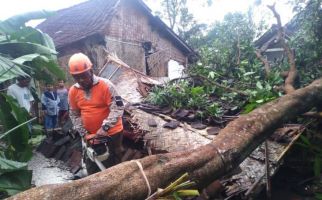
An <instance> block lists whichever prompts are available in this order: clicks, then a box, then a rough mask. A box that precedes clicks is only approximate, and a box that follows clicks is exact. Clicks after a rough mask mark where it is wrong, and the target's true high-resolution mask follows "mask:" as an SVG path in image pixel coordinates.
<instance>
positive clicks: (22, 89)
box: [7, 76, 35, 136]
mask: <svg viewBox="0 0 322 200" xmlns="http://www.w3.org/2000/svg"><path fill="white" fill-rule="evenodd" d="M29 84H30V77H28V76H19V77H18V78H17V83H15V84H12V85H10V86H9V87H8V90H7V94H8V95H10V96H12V97H13V98H15V99H16V100H17V101H18V103H19V105H20V107H22V108H25V109H26V110H27V112H28V113H29V115H30V116H34V115H35V114H34V97H33V96H32V95H31V92H30V89H29ZM28 130H29V134H30V136H31V132H32V125H31V123H28Z"/></svg>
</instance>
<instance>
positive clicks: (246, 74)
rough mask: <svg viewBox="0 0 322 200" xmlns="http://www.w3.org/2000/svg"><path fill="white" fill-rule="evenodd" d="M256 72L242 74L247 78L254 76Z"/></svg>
mask: <svg viewBox="0 0 322 200" xmlns="http://www.w3.org/2000/svg"><path fill="white" fill-rule="evenodd" d="M255 73H256V72H246V73H245V74H244V76H249V75H252V74H255Z"/></svg>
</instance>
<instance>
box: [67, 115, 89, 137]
mask: <svg viewBox="0 0 322 200" xmlns="http://www.w3.org/2000/svg"><path fill="white" fill-rule="evenodd" d="M69 117H70V119H71V120H72V123H73V129H74V130H76V131H77V132H78V133H79V134H80V136H82V137H83V136H85V135H87V134H88V131H87V130H86V129H85V128H84V126H83V123H82V119H81V116H80V111H79V110H74V109H70V111H69Z"/></svg>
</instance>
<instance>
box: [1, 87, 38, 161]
mask: <svg viewBox="0 0 322 200" xmlns="http://www.w3.org/2000/svg"><path fill="white" fill-rule="evenodd" d="M0 100H1V101H0V106H1V107H0V120H1V122H4V123H3V125H4V128H5V130H9V129H12V128H14V127H16V126H18V125H19V124H22V123H24V122H26V121H27V119H28V117H27V116H28V112H27V111H26V109H24V108H21V107H20V106H19V105H18V102H17V101H16V100H15V99H14V98H13V97H11V96H8V95H5V94H3V93H0ZM5 140H6V142H7V145H9V147H11V148H7V151H6V154H8V156H9V157H8V158H9V159H14V160H17V161H28V160H29V159H30V158H31V156H32V149H31V146H30V145H29V144H28V140H29V130H28V127H27V125H24V126H21V127H19V128H18V129H16V130H14V131H13V132H11V133H10V134H9V135H8V136H6V137H5Z"/></svg>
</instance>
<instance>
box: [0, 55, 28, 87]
mask: <svg viewBox="0 0 322 200" xmlns="http://www.w3.org/2000/svg"><path fill="white" fill-rule="evenodd" d="M18 76H29V75H28V74H27V73H25V72H24V71H23V70H22V69H21V68H20V66H19V65H18V64H16V63H14V62H12V61H11V60H10V59H8V58H6V57H3V56H0V83H2V82H4V81H7V80H10V79H13V78H16V77H18Z"/></svg>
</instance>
